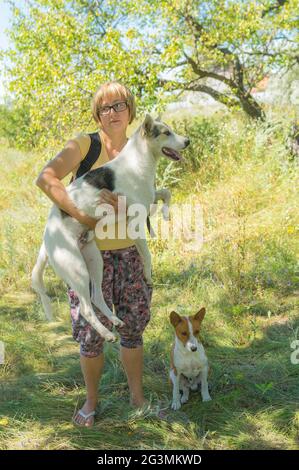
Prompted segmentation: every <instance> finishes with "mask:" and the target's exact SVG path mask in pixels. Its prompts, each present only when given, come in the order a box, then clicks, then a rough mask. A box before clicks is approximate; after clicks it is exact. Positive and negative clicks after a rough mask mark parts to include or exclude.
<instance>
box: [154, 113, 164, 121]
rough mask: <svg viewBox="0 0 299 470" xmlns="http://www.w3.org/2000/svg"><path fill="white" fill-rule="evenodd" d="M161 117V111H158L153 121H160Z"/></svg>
mask: <svg viewBox="0 0 299 470" xmlns="http://www.w3.org/2000/svg"><path fill="white" fill-rule="evenodd" d="M161 118H162V113H159V114H158V116H157V117H156V119H155V121H158V122H161Z"/></svg>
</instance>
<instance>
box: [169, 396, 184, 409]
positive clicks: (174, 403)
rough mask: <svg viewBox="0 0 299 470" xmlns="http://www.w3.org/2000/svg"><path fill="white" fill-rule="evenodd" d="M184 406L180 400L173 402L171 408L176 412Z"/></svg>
mask: <svg viewBox="0 0 299 470" xmlns="http://www.w3.org/2000/svg"><path fill="white" fill-rule="evenodd" d="M181 406H182V404H181V400H180V399H179V398H178V399H176V400H173V402H172V404H171V408H172V409H173V410H174V411H177V410H179V409H180V408H181Z"/></svg>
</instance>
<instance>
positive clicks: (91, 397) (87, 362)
mask: <svg viewBox="0 0 299 470" xmlns="http://www.w3.org/2000/svg"><path fill="white" fill-rule="evenodd" d="M135 113H136V108H135V100H134V97H133V95H132V93H131V92H130V91H129V90H128V88H127V87H125V86H123V85H121V84H120V83H118V82H109V83H106V84H104V85H102V86H101V87H100V88H99V89H98V91H97V92H96V94H95V95H94V98H93V101H92V114H93V117H94V119H95V121H96V123H97V125H98V127H99V137H100V142H101V151H100V155H99V156H98V158H97V160H96V162H95V163H94V164H93V166H92V169H95V168H98V167H100V166H102V165H103V164H105V163H106V162H108V161H109V160H112V159H114V158H117V155H118V153H119V152H120V151H121V149H122V148H123V147H124V146H125V144H126V142H127V140H128V139H127V134H126V132H127V127H128V125H129V124H131V122H132V121H133V119H134V118H135ZM90 145H91V136H90V135H89V134H81V135H79V136H78V137H76V138H74V139H71V140H70V141H68V142H67V144H66V146H65V148H64V149H63V150H62V151H61V152H60V153H58V155H57V156H56V157H55V158H54V159H53V160H51V161H50V162H49V163H48V164H47V165H46V166H45V167H44V169H43V170H42V172H41V173H40V175H39V177H38V179H37V186H38V187H39V188H40V189H41V190H42V191H44V192H45V194H46V195H47V196H48V197H49V198H50V199H51V200H52V201H53V202H54V203H55V204H57V205H58V206H59V207H60V208H61V209H63V210H64V211H65V212H67V213H68V214H69V215H71V216H72V217H75V218H76V219H77V220H78V221H79V222H81V223H82V224H85V225H87V226H88V227H90V228H91V229H94V228H95V226H96V222H97V221H96V219H94V218H92V217H89V216H88V215H87V214H84V213H83V212H82V211H80V210H78V209H77V208H76V207H75V205H74V204H73V202H72V201H71V200H70V198H69V197H68V194H67V192H66V190H65V187H64V185H63V184H62V183H61V180H62V179H63V178H65V177H66V176H67V175H68V174H72V175H73V176H74V177H75V176H76V173H77V170H78V169H79V166H80V163H81V162H82V161H83V159H84V158H85V156H86V155H87V154H88V151H89V148H90ZM99 203H106V204H111V205H112V206H113V207H114V209H115V210H116V211H117V195H116V194H113V193H111V192H110V191H108V190H102V192H101V198H100V200H99ZM116 225H117V224H116ZM115 234H116V237H117V226H116V227H115ZM96 242H97V245H98V247H99V249H100V250H101V252H102V256H103V260H104V272H103V284H102V290H103V294H104V297H105V301H106V303H107V305H108V306H109V307H110V308H111V309H112V304H114V307H115V311H116V314H117V316H118V317H119V318H121V319H122V320H123V321H124V323H125V325H124V326H123V327H121V328H119V329H118V331H119V333H120V338H121V341H120V358H121V361H122V364H123V367H124V370H125V373H126V376H127V380H128V385H129V389H130V398H131V404H132V405H133V406H135V407H142V406H143V405H144V404H145V400H144V395H143V386H142V373H143V341H142V334H143V331H144V329H145V327H146V325H147V323H148V322H149V319H150V301H151V294H152V289H151V287H150V286H149V285H147V283H146V281H145V278H144V274H143V267H142V263H141V259H140V256H139V254H138V252H137V249H136V247H135V245H134V242H133V240H131V239H130V238H128V237H127V238H126V239H117V238H114V239H110V240H99V239H96ZM68 295H69V300H70V306H71V318H72V326H73V337H74V339H75V340H76V341H77V342H80V363H81V369H82V373H83V376H84V381H85V385H86V393H87V398H86V402H85V404H84V405H83V407H82V409H81V410H79V411H78V413H77V414H76V416H75V417H74V422H75V423H76V424H78V425H81V426H92V425H93V423H94V416H95V409H96V406H97V402H98V384H99V381H100V378H101V374H102V370H103V365H104V355H103V342H104V341H103V338H102V337H101V336H99V334H98V333H97V332H96V331H95V330H94V329H93V328H92V327H91V326H90V325H89V324H88V323H87V322H86V320H85V319H84V318H83V317H82V316H81V315H80V305H79V300H78V298H77V296H76V293H75V292H74V291H72V290H71V289H69V291H68ZM95 312H96V314H97V316H98V317H99V319H100V321H101V322H102V323H103V324H104V325H105V326H106V327H107V328H110V329H112V325H111V323H110V322H109V320H108V319H107V318H106V317H105V316H103V315H102V314H101V312H100V311H99V310H96V309H95Z"/></svg>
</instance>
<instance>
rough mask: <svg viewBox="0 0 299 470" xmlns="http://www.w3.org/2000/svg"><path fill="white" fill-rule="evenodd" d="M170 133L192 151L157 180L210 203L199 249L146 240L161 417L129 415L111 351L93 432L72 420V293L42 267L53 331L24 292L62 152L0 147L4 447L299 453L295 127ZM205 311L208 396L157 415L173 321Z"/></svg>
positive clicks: (76, 383) (198, 123) (186, 128)
mask: <svg viewBox="0 0 299 470" xmlns="http://www.w3.org/2000/svg"><path fill="white" fill-rule="evenodd" d="M174 125H175V127H176V128H177V130H178V132H182V133H184V134H185V135H189V136H191V140H192V143H191V146H190V147H189V148H188V150H187V151H186V152H185V153H184V156H185V162H184V163H182V164H180V165H179V166H175V165H174V164H171V165H170V166H169V164H168V163H167V162H165V161H164V162H163V161H161V163H160V165H159V173H158V182H159V184H163V185H165V186H168V187H170V188H171V190H172V202H173V203H184V202H187V201H190V200H192V201H193V202H194V201H195V202H196V203H199V204H201V206H202V209H203V221H204V243H203V246H202V248H201V249H200V250H198V251H195V252H194V251H189V250H188V246H187V244H186V242H183V241H181V240H175V239H173V240H162V239H156V240H150V241H149V245H150V249H151V252H152V255H153V270H154V286H155V289H154V296H153V307H152V319H151V322H150V325H149V327H148V329H147V331H146V334H145V337H144V339H145V372H144V385H145V391H146V395H147V398H148V399H149V400H150V401H151V402H152V408H151V409H148V410H145V411H144V412H143V413H139V412H136V411H134V410H132V409H131V408H130V406H129V404H128V388H127V384H126V380H125V376H124V373H123V371H122V368H121V366H120V361H119V359H118V353H119V352H118V345H112V346H111V345H109V346H107V349H106V358H107V362H106V367H105V372H104V376H103V380H102V383H101V389H100V397H101V407H100V418H99V420H98V422H97V424H96V426H95V428H94V429H92V430H82V429H75V428H74V427H73V425H72V424H71V416H72V414H73V412H74V410H75V409H76V407H78V406H80V404H81V403H82V402H83V400H84V385H83V379H82V376H81V372H80V366H79V359H78V350H77V349H78V348H77V345H76V344H75V343H74V342H73V341H72V339H71V337H70V322H69V313H68V305H67V301H66V295H65V287H64V286H63V284H62V283H61V281H59V280H58V279H57V278H56V277H55V276H54V274H53V272H52V271H51V270H50V269H49V270H47V276H46V277H47V282H46V284H47V286H48V287H49V291H50V293H51V294H52V295H53V297H54V298H55V299H56V300H55V299H54V300H53V301H54V304H55V308H56V321H55V322H54V323H51V324H47V323H45V322H44V320H43V316H42V311H41V306H40V304H39V302H38V300H37V299H36V298H35V296H34V295H33V294H32V292H31V291H30V288H29V278H30V272H31V269H32V267H33V263H34V261H35V258H36V254H37V251H38V247H39V244H40V242H41V238H42V231H43V226H44V223H45V219H46V216H47V212H48V209H49V207H50V203H49V201H48V200H47V199H46V198H45V197H44V196H43V195H42V194H41V193H40V191H39V190H38V189H37V188H36V187H35V185H34V179H35V178H36V176H37V174H38V172H39V170H40V168H41V167H42V166H43V164H44V162H45V161H47V160H48V159H49V158H50V156H51V155H53V154H54V153H55V151H54V150H51V149H49V150H48V151H47V152H45V153H44V154H41V153H32V154H30V153H21V152H18V151H15V150H13V149H7V148H6V147H5V146H2V147H1V162H2V172H1V174H0V188H1V189H0V191H1V193H0V204H1V206H0V215H1V232H0V289H1V301H0V308H1V322H0V340H2V341H4V342H5V346H6V358H5V364H4V365H3V366H0V379H1V381H0V388H1V393H0V415H1V417H0V448H3V449H6V448H18V449H29V448H33V449H39V448H43V449H47V448H49V449H64V448H67V449H73V448H86V449H87V448H90V449H91V448H98V449H111V448H115V449H125V448H143V449H162V448H169V449H175V448H176V449H192V448H197V449H201V448H206V449H223V448H229V449H278V448H283V449H291V448H298V427H299V415H298V402H299V387H298V378H299V365H295V364H292V363H291V361H290V354H291V352H292V350H291V348H290V344H291V342H292V341H293V340H294V339H297V338H298V332H299V319H298V311H297V310H296V309H297V308H298V303H297V297H296V294H297V293H298V267H297V261H296V252H297V249H298V237H297V232H298V197H297V192H296V187H298V173H297V170H298V168H297V166H296V162H295V161H294V159H292V158H291V156H290V154H289V153H288V149H287V147H286V145H285V142H286V136H287V132H288V122H287V121H283V120H282V119H281V118H279V119H277V118H275V119H274V118H273V120H272V121H271V122H268V123H267V124H255V125H252V124H249V123H248V122H246V121H245V120H243V119H242V118H241V117H240V116H239V115H235V116H230V117H228V116H224V115H219V116H217V115H216V116H214V117H213V118H210V119H209V120H207V119H203V118H196V119H195V120H193V121H187V120H185V121H183V122H181V123H175V124H174ZM56 150H57V149H56ZM202 305H205V306H206V309H207V316H206V319H205V321H204V324H203V329H202V340H203V343H204V345H205V348H206V352H207V355H208V357H209V360H210V364H211V375H210V379H209V382H210V388H211V396H212V401H211V402H210V403H202V402H201V400H200V396H199V395H197V394H193V395H192V397H191V399H190V401H189V403H188V404H187V405H184V406H183V407H182V409H181V410H180V411H179V412H171V411H170V410H169V409H168V417H167V420H165V421H161V420H158V419H157V418H156V416H155V409H156V408H157V407H158V406H159V407H164V408H167V407H169V404H170V399H171V388H170V386H169V385H168V378H167V377H168V367H169V352H170V348H171V343H172V340H173V331H172V327H171V326H170V324H169V321H168V315H169V313H170V311H171V310H172V309H176V310H178V311H179V312H181V313H185V314H193V313H195V312H196V311H197V309H198V307H200V306H202Z"/></svg>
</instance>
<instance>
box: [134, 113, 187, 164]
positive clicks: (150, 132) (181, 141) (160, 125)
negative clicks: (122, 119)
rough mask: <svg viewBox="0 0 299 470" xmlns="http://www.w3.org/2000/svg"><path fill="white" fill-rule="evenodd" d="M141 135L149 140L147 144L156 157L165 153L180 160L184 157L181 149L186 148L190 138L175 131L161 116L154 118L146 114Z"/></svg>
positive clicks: (168, 156) (170, 157)
mask: <svg viewBox="0 0 299 470" xmlns="http://www.w3.org/2000/svg"><path fill="white" fill-rule="evenodd" d="M140 132H141V135H142V137H143V138H144V139H146V140H147V144H148V146H149V148H150V150H151V152H152V154H153V155H154V157H155V158H156V159H158V158H159V157H161V156H162V155H164V156H165V157H167V158H169V159H170V160H174V161H179V160H181V159H182V157H181V155H180V153H179V151H180V150H183V149H185V148H186V147H187V146H188V145H189V144H190V140H189V139H188V138H187V137H184V136H181V135H178V134H176V133H175V132H173V130H172V129H171V128H170V127H169V126H167V124H165V123H164V122H162V121H160V119H159V118H157V119H153V118H152V117H151V116H150V115H149V114H147V115H146V117H145V119H144V121H143V123H142V125H141V127H140Z"/></svg>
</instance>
